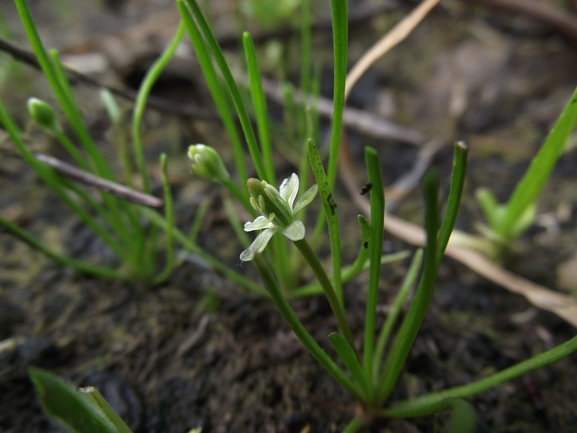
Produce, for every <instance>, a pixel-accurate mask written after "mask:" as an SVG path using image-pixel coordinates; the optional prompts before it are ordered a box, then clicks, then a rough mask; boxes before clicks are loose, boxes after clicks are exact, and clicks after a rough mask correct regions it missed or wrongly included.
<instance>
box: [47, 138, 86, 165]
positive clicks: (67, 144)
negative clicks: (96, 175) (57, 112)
mask: <svg viewBox="0 0 577 433" xmlns="http://www.w3.org/2000/svg"><path fill="white" fill-rule="evenodd" d="M54 138H56V140H58V141H59V142H60V144H62V146H63V147H64V149H66V151H67V152H68V153H69V154H70V156H72V158H73V159H74V161H76V163H77V164H78V166H79V167H80V168H82V170H85V171H92V170H91V169H90V166H89V165H88V164H87V163H86V161H85V159H84V156H83V155H82V153H80V151H79V150H78V148H77V147H76V146H75V145H74V143H72V141H71V140H70V139H69V138H68V137H67V136H66V134H64V132H62V131H59V132H55V134H54Z"/></svg>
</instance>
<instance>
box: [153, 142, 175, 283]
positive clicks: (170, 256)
mask: <svg viewBox="0 0 577 433" xmlns="http://www.w3.org/2000/svg"><path fill="white" fill-rule="evenodd" d="M160 168H161V170H162V188H163V191H164V215H165V218H166V265H165V266H164V270H163V271H162V272H161V273H160V274H159V275H158V276H157V277H156V278H155V280H154V282H155V283H156V284H159V283H161V282H163V281H164V280H166V279H167V278H168V277H169V276H170V274H171V273H172V270H173V269H174V211H173V206H172V192H171V191H170V184H169V183H168V167H167V162H166V154H165V153H163V154H161V155H160Z"/></svg>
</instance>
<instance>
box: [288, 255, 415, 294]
mask: <svg viewBox="0 0 577 433" xmlns="http://www.w3.org/2000/svg"><path fill="white" fill-rule="evenodd" d="M408 255H409V254H408V253H407V252H406V251H401V252H398V253H394V254H387V255H384V256H382V257H381V265H386V264H387V263H392V262H396V261H397V260H403V259H405V258H406V257H407V256H408ZM368 268H369V264H368V263H366V261H359V260H357V261H356V262H355V263H353V264H352V265H350V266H345V267H343V268H342V269H341V271H342V272H341V279H342V281H343V284H344V283H348V282H349V281H351V280H352V279H353V278H354V277H355V276H357V275H358V274H359V272H361V271H363V270H366V269H368ZM321 293H323V288H322V287H321V285H320V284H319V283H318V282H314V283H311V284H307V285H306V286H303V287H299V288H298V289H295V290H293V291H292V292H291V293H290V295H291V298H292V299H296V298H302V297H305V296H312V295H319V294H321Z"/></svg>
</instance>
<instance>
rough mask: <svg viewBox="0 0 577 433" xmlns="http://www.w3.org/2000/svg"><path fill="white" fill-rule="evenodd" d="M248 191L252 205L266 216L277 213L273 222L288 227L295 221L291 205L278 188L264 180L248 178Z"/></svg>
mask: <svg viewBox="0 0 577 433" xmlns="http://www.w3.org/2000/svg"><path fill="white" fill-rule="evenodd" d="M246 184H247V187H248V192H249V194H250V203H251V205H252V207H253V208H254V209H255V210H256V211H257V212H259V213H260V214H261V215H263V216H265V217H267V218H268V217H269V216H270V215H271V214H274V215H275V219H274V220H273V223H274V224H275V225H277V226H280V227H281V228H286V227H288V226H289V225H290V223H291V222H292V221H293V212H292V209H291V205H290V204H289V203H288V202H287V201H286V200H285V199H284V198H282V197H281V195H280V193H279V192H278V191H277V189H276V188H275V187H274V186H272V185H269V184H268V183H267V182H266V181H264V180H258V179H254V178H251V179H248V181H247V183H246Z"/></svg>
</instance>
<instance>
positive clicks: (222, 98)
mask: <svg viewBox="0 0 577 433" xmlns="http://www.w3.org/2000/svg"><path fill="white" fill-rule="evenodd" d="M177 6H178V10H179V11H180V15H181V17H182V19H183V21H184V23H185V25H186V31H187V32H188V35H189V37H190V41H191V43H192V46H193V47H194V51H195V52H196V57H197V58H198V63H199V64H200V69H201V70H202V74H203V75H204V79H205V80H206V85H207V86H208V90H209V91H210V94H211V96H212V99H213V101H214V105H215V106H216V111H218V114H219V116H220V118H221V120H222V123H223V125H224V129H225V130H226V134H227V136H228V138H229V139H230V141H231V144H232V152H233V155H234V162H235V166H236V172H237V174H238V179H239V182H240V184H241V185H244V184H246V181H247V179H248V172H247V168H246V163H245V161H244V151H243V147H242V143H241V140H240V135H239V133H238V130H237V128H236V124H235V121H234V119H233V117H232V112H231V109H230V104H229V101H228V98H227V96H226V94H225V92H224V88H223V86H222V84H221V82H220V80H219V77H218V75H217V74H216V71H215V69H214V65H213V63H212V59H211V58H210V55H209V52H208V48H207V46H206V43H205V41H204V39H203V38H202V35H201V34H200V31H199V30H198V28H197V26H196V24H195V22H194V20H193V19H192V16H191V14H190V11H189V10H188V9H187V7H186V5H185V4H184V3H183V2H182V1H178V2H177ZM247 196H248V194H247Z"/></svg>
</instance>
